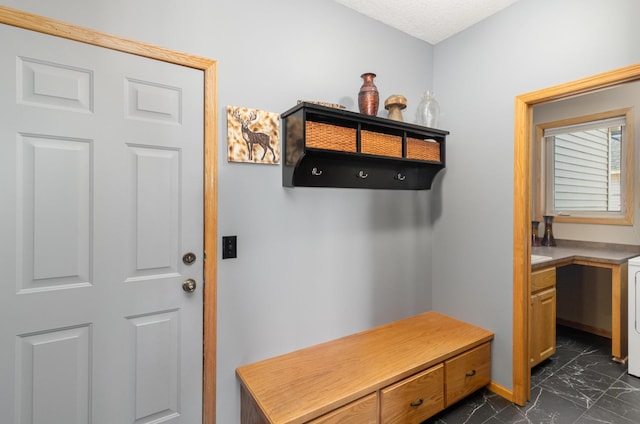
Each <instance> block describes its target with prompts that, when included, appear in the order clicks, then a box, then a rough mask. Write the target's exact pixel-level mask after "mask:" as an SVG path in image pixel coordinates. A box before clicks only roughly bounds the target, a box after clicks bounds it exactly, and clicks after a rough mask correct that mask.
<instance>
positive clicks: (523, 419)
mask: <svg viewBox="0 0 640 424" xmlns="http://www.w3.org/2000/svg"><path fill="white" fill-rule="evenodd" d="M610 352H611V340H609V339H606V338H603V337H599V336H595V335H592V334H588V333H584V332H581V331H577V330H573V329H570V328H566V327H561V326H558V327H557V343H556V354H555V355H553V356H552V357H551V358H549V359H547V360H546V361H544V362H543V363H541V364H540V365H538V366H536V367H534V368H533V369H532V370H531V400H530V401H529V402H528V403H527V405H526V406H523V407H520V406H516V405H514V404H512V403H511V402H509V401H507V400H505V399H504V398H502V397H500V396H498V395H495V394H493V393H491V392H489V391H487V390H481V391H479V392H476V393H475V394H473V395H471V396H469V397H468V398H466V399H464V400H462V401H460V402H458V403H457V404H455V405H452V406H451V407H450V408H447V409H446V410H445V411H442V412H441V413H440V414H438V415H436V416H434V417H432V418H430V419H429V420H427V421H425V422H424V423H423V424H462V423H466V424H481V423H484V424H505V423H508V424H513V423H522V424H543V423H544V424H547V423H554V424H556V423H557V424H565V423H567V424H571V423H575V424H595V423H599V424H603V423H611V424H638V423H640V378H637V377H633V376H630V375H629V374H627V367H626V366H625V365H622V364H618V363H616V362H613V361H612V360H611V355H610Z"/></svg>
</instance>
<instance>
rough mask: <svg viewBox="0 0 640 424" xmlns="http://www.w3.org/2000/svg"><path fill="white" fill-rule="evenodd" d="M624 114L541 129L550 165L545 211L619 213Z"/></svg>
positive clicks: (555, 212)
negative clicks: (551, 162)
mask: <svg viewBox="0 0 640 424" xmlns="http://www.w3.org/2000/svg"><path fill="white" fill-rule="evenodd" d="M624 127H625V117H624V116H622V117H615V118H609V119H602V120H598V121H591V122H585V123H581V124H576V125H569V126H565V127H556V128H548V129H545V131H544V137H545V141H546V144H547V148H548V149H549V150H548V154H549V155H550V156H549V157H551V158H553V166H550V167H548V168H547V172H548V175H547V181H548V182H549V183H551V187H548V190H547V205H548V206H549V207H550V208H549V209H550V210H549V211H548V213H554V214H562V213H563V212H571V211H595V212H620V211H621V202H620V190H621V184H620V175H621V169H620V167H621V163H622V161H621V154H622V152H621V142H622V137H624Z"/></svg>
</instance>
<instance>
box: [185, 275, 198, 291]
mask: <svg viewBox="0 0 640 424" xmlns="http://www.w3.org/2000/svg"><path fill="white" fill-rule="evenodd" d="M182 290H184V291H186V292H187V293H193V292H194V291H196V281H195V280H194V279H192V278H189V279H188V280H184V282H183V283H182Z"/></svg>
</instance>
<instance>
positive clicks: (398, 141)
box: [360, 130, 402, 158]
mask: <svg viewBox="0 0 640 424" xmlns="http://www.w3.org/2000/svg"><path fill="white" fill-rule="evenodd" d="M360 152H362V153H367V154H370V155H380V156H390V157H394V158H401V157H402V137H401V136H398V135H392V134H383V133H378V132H373V131H366V130H362V131H360Z"/></svg>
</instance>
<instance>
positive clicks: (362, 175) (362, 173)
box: [358, 170, 369, 180]
mask: <svg viewBox="0 0 640 424" xmlns="http://www.w3.org/2000/svg"><path fill="white" fill-rule="evenodd" d="M368 176H369V174H365V173H364V171H362V170H361V171H360V172H358V177H360V178H362V179H363V180H364V179H365V178H367V177H368Z"/></svg>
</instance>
